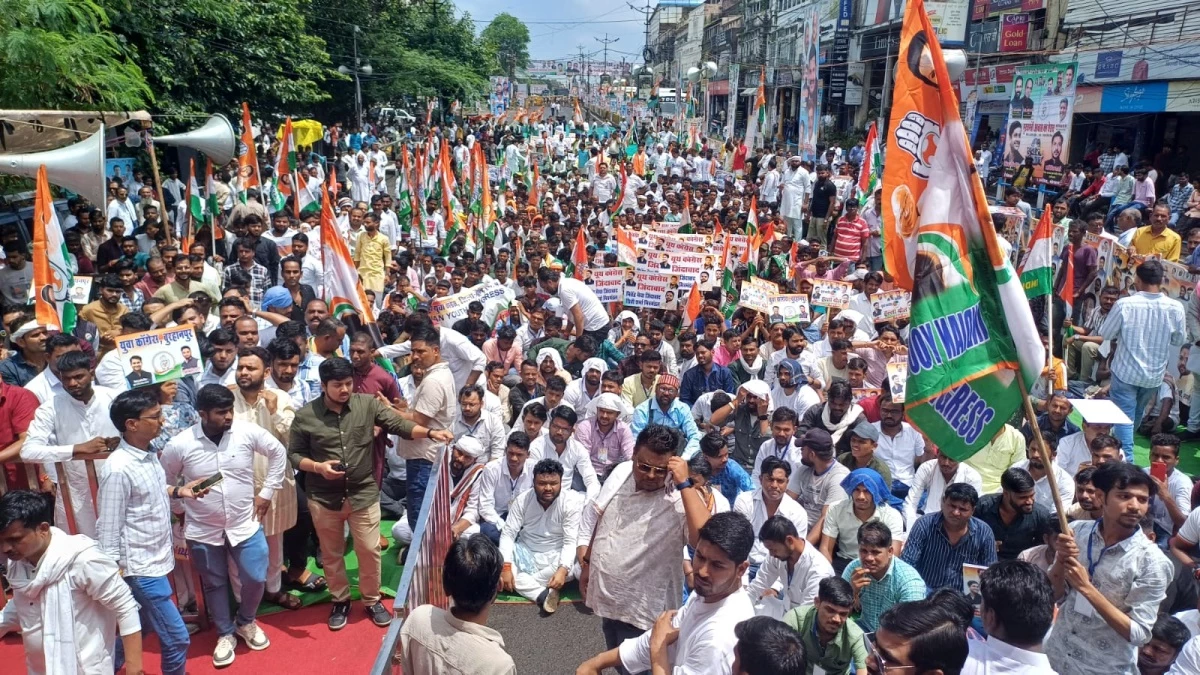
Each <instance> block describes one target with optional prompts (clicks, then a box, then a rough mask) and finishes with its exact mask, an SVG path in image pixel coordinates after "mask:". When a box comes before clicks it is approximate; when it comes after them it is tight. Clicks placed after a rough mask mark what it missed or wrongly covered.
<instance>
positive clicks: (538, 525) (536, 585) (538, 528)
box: [500, 459, 583, 614]
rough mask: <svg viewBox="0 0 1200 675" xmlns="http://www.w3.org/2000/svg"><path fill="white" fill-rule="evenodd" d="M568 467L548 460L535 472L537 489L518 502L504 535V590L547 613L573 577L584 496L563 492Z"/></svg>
mask: <svg viewBox="0 0 1200 675" xmlns="http://www.w3.org/2000/svg"><path fill="white" fill-rule="evenodd" d="M562 481H563V467H562V464H560V463H559V462H558V460H555V459H543V460H541V461H539V462H538V463H537V464H536V465H535V466H534V467H533V488H532V489H529V490H525V491H524V492H522V493H521V494H519V495H517V496H516V497H514V498H513V500H512V504H511V506H510V508H509V510H508V516H507V517H506V518H505V519H504V530H503V531H502V532H501V534H500V553H501V554H502V555H503V556H504V570H503V571H502V572H501V574H500V588H501V590H506V591H516V592H517V593H520V594H521V595H523V596H525V597H526V598H528V599H529V600H532V601H533V602H534V603H536V604H538V605H539V606H541V608H542V609H543V610H544V611H545V612H546V613H548V614H552V613H554V611H555V610H556V609H558V599H559V593H560V592H561V591H562V587H563V585H564V584H566V583H567V582H568V581H570V580H571V579H572V578H574V574H573V573H572V569H571V568H572V567H573V566H574V565H575V552H576V551H575V547H576V544H577V543H578V539H579V514H580V511H581V510H582V508H583V495H580V494H579V493H578V492H575V491H574V490H563V489H562V488H563V486H562Z"/></svg>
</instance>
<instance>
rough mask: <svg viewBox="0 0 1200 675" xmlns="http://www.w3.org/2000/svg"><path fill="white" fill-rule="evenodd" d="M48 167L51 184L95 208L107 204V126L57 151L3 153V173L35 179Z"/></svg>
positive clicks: (101, 126)
mask: <svg viewBox="0 0 1200 675" xmlns="http://www.w3.org/2000/svg"><path fill="white" fill-rule="evenodd" d="M42 165H45V166H46V177H47V179H49V181H50V182H51V183H54V184H55V185H58V186H60V187H65V188H67V189H68V190H70V191H72V192H77V193H79V194H80V195H83V196H84V197H86V198H87V200H88V201H89V202H91V203H92V204H94V205H96V206H101V207H102V206H104V205H105V204H107V203H108V189H107V186H106V185H105V178H104V125H103V124H102V125H100V128H99V129H97V130H96V133H94V134H92V135H91V136H89V137H88V138H87V140H84V141H80V142H78V143H75V144H73V145H68V146H66V147H63V148H58V149H57V150H46V151H45V152H30V153H26V154H0V173H5V174H10V175H14V176H25V177H26V178H36V177H37V172H38V167H40V166H42Z"/></svg>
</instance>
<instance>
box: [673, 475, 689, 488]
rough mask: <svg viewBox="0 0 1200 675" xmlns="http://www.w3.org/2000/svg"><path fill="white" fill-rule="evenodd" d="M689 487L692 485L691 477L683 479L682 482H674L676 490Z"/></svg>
mask: <svg viewBox="0 0 1200 675" xmlns="http://www.w3.org/2000/svg"><path fill="white" fill-rule="evenodd" d="M690 487H692V479H691V478H689V479H687V480H685V481H683V482H682V483H676V484H675V489H676V490H686V489H687V488H690Z"/></svg>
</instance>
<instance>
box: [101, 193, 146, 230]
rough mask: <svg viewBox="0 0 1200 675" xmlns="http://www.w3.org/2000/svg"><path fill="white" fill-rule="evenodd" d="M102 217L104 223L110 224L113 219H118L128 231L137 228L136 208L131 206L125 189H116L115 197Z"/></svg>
mask: <svg viewBox="0 0 1200 675" xmlns="http://www.w3.org/2000/svg"><path fill="white" fill-rule="evenodd" d="M104 217H105V221H106V222H112V219H113V218H120V219H121V221H122V222H124V223H125V226H126V227H128V228H129V229H130V230H132V229H133V228H135V227H137V226H138V224H139V222H140V221H138V214H137V207H135V206H134V205H133V200H132V199H130V198H129V190H128V189H127V188H123V187H120V188H117V194H116V196H114V197H113V198H112V199H110V200H109V202H108V208H107V209H106V213H105V216H104Z"/></svg>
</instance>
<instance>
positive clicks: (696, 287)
mask: <svg viewBox="0 0 1200 675" xmlns="http://www.w3.org/2000/svg"><path fill="white" fill-rule="evenodd" d="M701 299H702V298H701V294H700V284H698V283H692V290H690V291H688V299H687V305H686V306H684V308H683V318H684V319H685V320H686V321H685V324H686V325H688V326H690V325H692V324H693V323H695V322H696V319H697V317H699V316H700V306H701V304H702V303H701Z"/></svg>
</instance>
